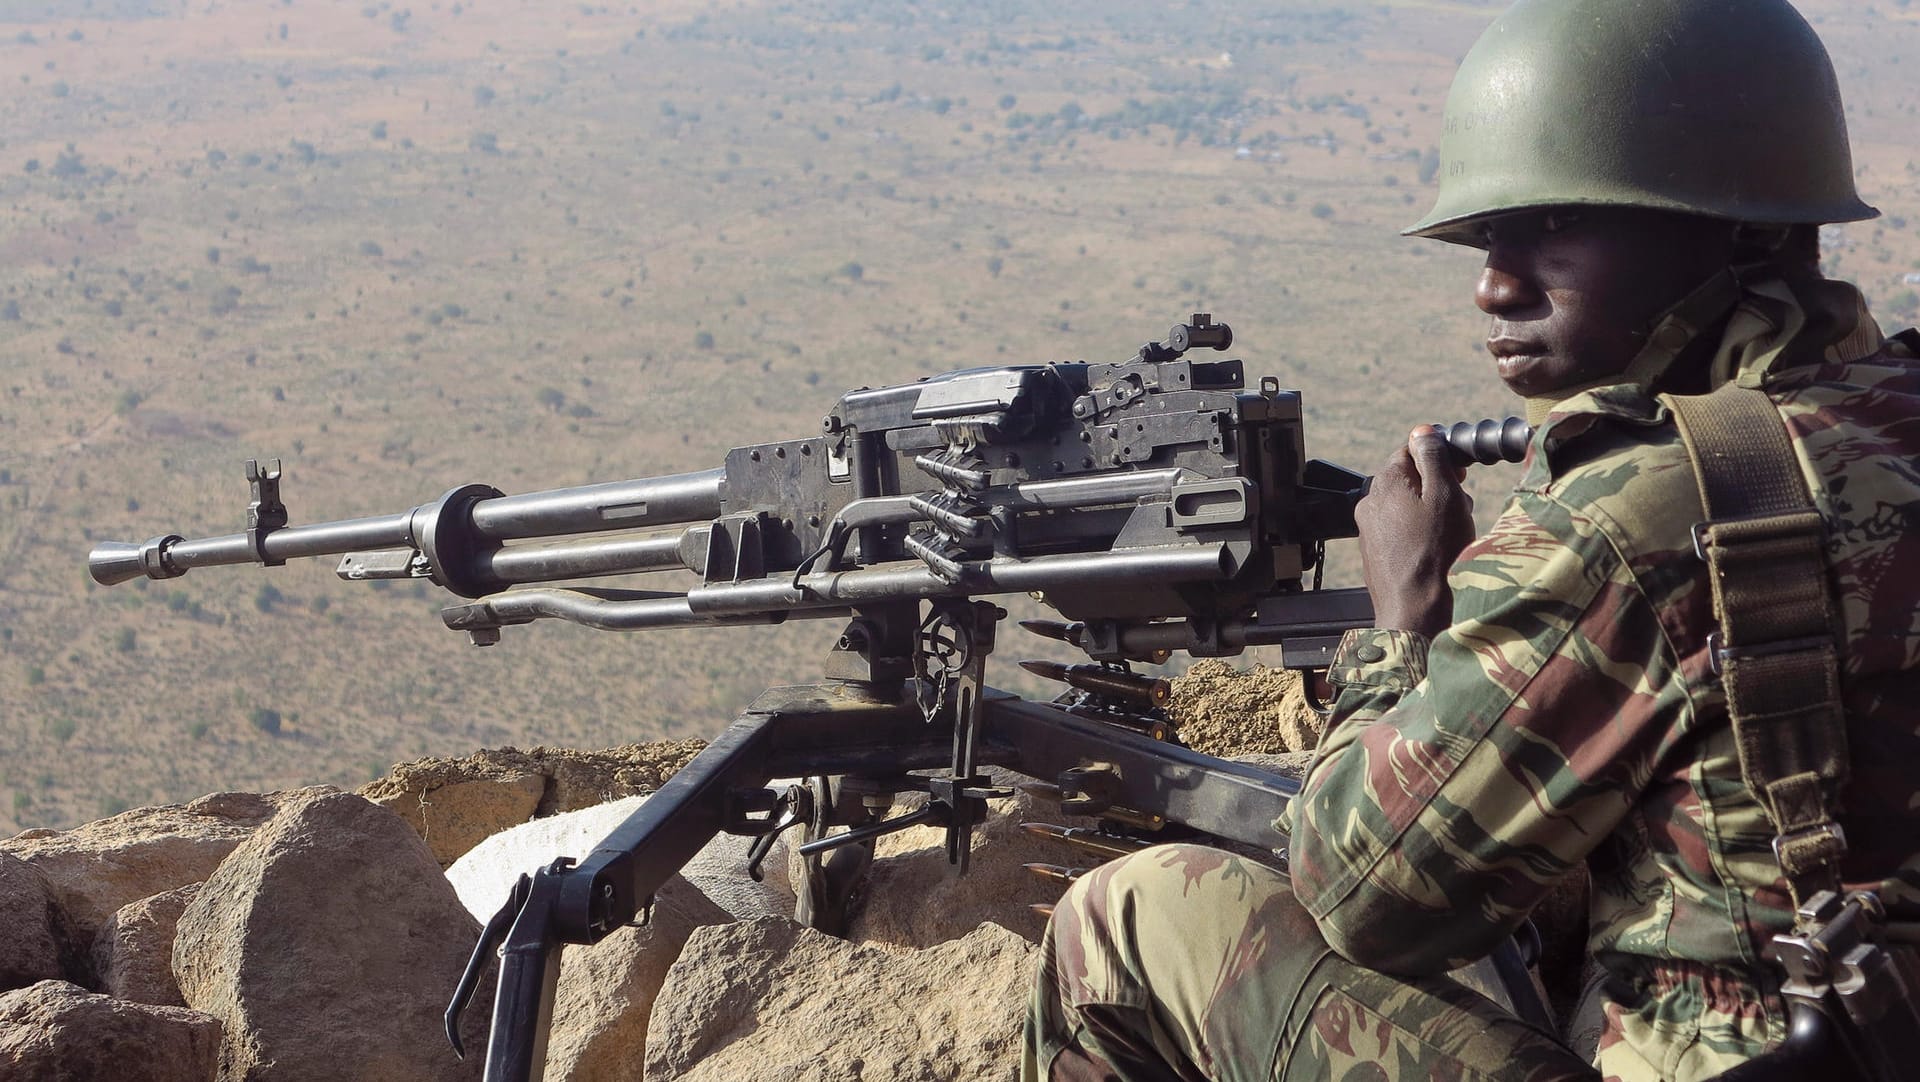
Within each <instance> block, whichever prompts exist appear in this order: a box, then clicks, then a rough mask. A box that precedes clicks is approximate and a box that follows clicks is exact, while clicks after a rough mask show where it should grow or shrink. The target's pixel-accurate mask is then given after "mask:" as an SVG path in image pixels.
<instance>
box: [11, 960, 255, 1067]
mask: <svg viewBox="0 0 1920 1082" xmlns="http://www.w3.org/2000/svg"><path fill="white" fill-rule="evenodd" d="M219 1057H220V1022H219V1020H217V1019H214V1018H209V1017H207V1016H206V1015H204V1014H200V1013H198V1012H196V1011H189V1010H184V1009H182V1008H179V1007H156V1006H152V1005H150V1004H145V1003H129V1002H127V1001H125V1000H120V999H114V998H112V997H110V996H102V995H95V994H93V993H91V992H88V991H87V990H86V989H84V988H81V987H80V986H79V985H75V984H68V983H67V982H65V981H41V982H40V983H38V984H35V985H33V986H32V987H30V988H22V989H19V990H18V991H13V992H7V993H5V994H3V995H0V1079H8V1080H13V1079H20V1080H23V1082H25V1080H31V1082H94V1080H104V1079H127V1080H130V1082H131V1080H138V1082H212V1080H213V1078H214V1072H215V1070H216V1068H217V1065H218V1063H219Z"/></svg>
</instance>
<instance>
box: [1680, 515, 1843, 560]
mask: <svg viewBox="0 0 1920 1082" xmlns="http://www.w3.org/2000/svg"><path fill="white" fill-rule="evenodd" d="M1756 524H1757V525H1760V526H1761V528H1759V529H1754V530H1741V531H1739V533H1740V535H1741V536H1737V537H1733V538H1729V539H1728V541H1729V543H1731V544H1734V545H1739V544H1742V543H1751V542H1766V541H1773V540H1780V539H1783V538H1788V537H1815V538H1824V537H1825V536H1826V534H1825V531H1826V520H1824V519H1823V518H1821V517H1820V512H1819V511H1818V510H1816V509H1814V508H1812V507H1807V508H1804V509H1801V510H1799V511H1790V512H1784V513H1783V512H1778V511H1769V512H1762V513H1760V514H1757V515H1729V516H1727V517H1726V518H1712V519H1706V520H1703V521H1701V522H1696V523H1694V524H1693V525H1692V526H1691V527H1689V528H1688V531H1687V532H1688V533H1689V534H1691V535H1692V537H1693V554H1694V556H1695V557H1696V558H1698V559H1699V560H1700V562H1701V563H1706V562H1707V550H1708V549H1709V548H1712V547H1714V541H1713V538H1712V537H1711V536H1710V535H1711V532H1712V531H1713V530H1714V529H1715V528H1716V527H1720V526H1748V525H1756Z"/></svg>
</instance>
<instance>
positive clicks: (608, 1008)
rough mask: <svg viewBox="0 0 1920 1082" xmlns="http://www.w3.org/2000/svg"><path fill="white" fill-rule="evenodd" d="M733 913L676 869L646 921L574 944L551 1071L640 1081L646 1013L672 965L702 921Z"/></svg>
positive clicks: (561, 990)
mask: <svg viewBox="0 0 1920 1082" xmlns="http://www.w3.org/2000/svg"><path fill="white" fill-rule="evenodd" d="M732 919H733V918H732V916H731V915H729V914H728V913H727V911H726V910H724V909H721V908H720V907H719V906H717V905H715V904H714V903H713V901H712V900H711V899H709V898H708V897H707V896H706V895H705V894H703V893H701V892H700V890H699V889H698V888H696V887H694V886H692V885H691V884H689V883H688V882H687V881H686V880H684V879H681V878H680V877H678V876H675V877H674V878H673V879H672V880H671V881H670V882H669V883H668V884H667V885H666V886H665V887H662V888H661V890H660V893H659V894H658V895H656V896H655V899H654V906H653V914H652V916H651V918H650V919H649V920H648V922H647V924H646V925H645V926H644V927H632V926H629V927H626V928H622V929H620V930H619V931H617V932H615V933H614V934H612V935H610V936H608V937H607V938H605V939H603V940H601V941H600V942H598V943H595V944H594V945H593V946H591V947H568V948H567V951H566V954H565V955H563V956H562V964H561V967H560V984H559V987H558V989H556V991H555V995H554V1009H553V1028H552V1031H551V1033H550V1034H549V1037H548V1041H547V1077H548V1078H564V1079H568V1080H569V1082H640V1079H641V1070H642V1066H643V1064H644V1053H645V1051H646V1041H647V1019H648V1018H649V1017H650V1016H651V1015H652V1013H653V1007H654V1003H655V1002H656V1001H657V999H658V996H659V992H660V986H661V984H662V983H663V982H665V980H666V977H667V969H668V967H670V966H672V965H673V963H674V962H675V961H676V960H677V959H678V958H679V957H680V951H681V949H682V947H684V946H685V944H686V942H687V937H688V936H689V935H691V934H692V933H693V931H694V929H695V928H700V927H704V926H706V925H711V924H725V923H727V922H728V921H731V920H732Z"/></svg>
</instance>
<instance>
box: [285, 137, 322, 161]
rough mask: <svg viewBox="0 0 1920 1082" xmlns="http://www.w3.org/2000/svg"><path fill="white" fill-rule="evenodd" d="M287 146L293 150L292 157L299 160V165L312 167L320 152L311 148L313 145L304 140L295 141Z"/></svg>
mask: <svg viewBox="0 0 1920 1082" xmlns="http://www.w3.org/2000/svg"><path fill="white" fill-rule="evenodd" d="M289 145H290V146H292V148H293V156H294V157H296V158H298V159H300V164H301V165H312V164H313V163H314V161H315V160H316V159H318V158H319V157H320V152H319V151H317V150H315V149H314V148H313V144H312V143H309V142H307V141H306V140H304V139H295V140H294V141H293V142H292V143H291V144H289Z"/></svg>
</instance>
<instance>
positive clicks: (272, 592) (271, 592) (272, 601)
mask: <svg viewBox="0 0 1920 1082" xmlns="http://www.w3.org/2000/svg"><path fill="white" fill-rule="evenodd" d="M286 599H287V595H285V594H283V593H281V592H280V591H279V590H277V589H275V588H274V586H273V584H272V583H270V582H263V583H261V584H260V588H259V589H258V590H255V591H254V592H253V607H254V608H256V609H259V610H260V611H261V612H272V611H273V607H274V606H275V605H277V604H279V603H280V602H282V601H285V600H286Z"/></svg>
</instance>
